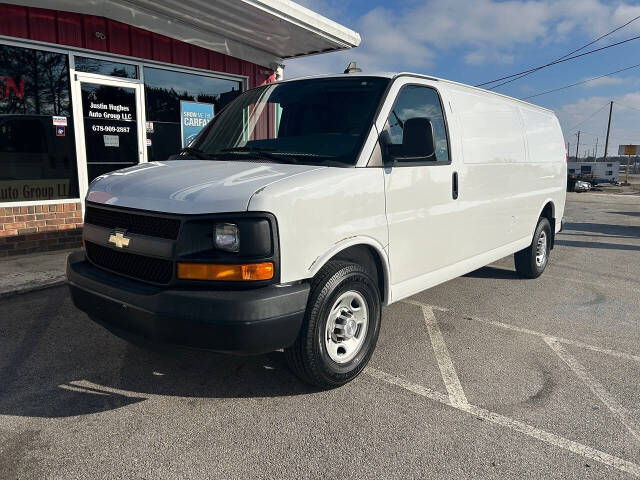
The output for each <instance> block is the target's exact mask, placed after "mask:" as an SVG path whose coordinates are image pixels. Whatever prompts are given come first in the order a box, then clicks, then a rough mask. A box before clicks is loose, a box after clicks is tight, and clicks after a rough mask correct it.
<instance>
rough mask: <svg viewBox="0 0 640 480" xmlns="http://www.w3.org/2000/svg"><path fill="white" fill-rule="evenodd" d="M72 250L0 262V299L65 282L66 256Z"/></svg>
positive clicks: (21, 256)
mask: <svg viewBox="0 0 640 480" xmlns="http://www.w3.org/2000/svg"><path fill="white" fill-rule="evenodd" d="M71 252H73V250H57V251H55V252H44V253H34V254H31V255H20V256H16V257H9V258H3V259H1V260H0V298H1V297H5V296H7V295H12V294H15V293H25V292H30V291H33V290H40V289H42V288H46V287H50V286H53V285H60V284H63V283H64V282H65V267H66V261H67V256H68V255H69V253H71Z"/></svg>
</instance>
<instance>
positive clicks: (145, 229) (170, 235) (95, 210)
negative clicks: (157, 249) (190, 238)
mask: <svg viewBox="0 0 640 480" xmlns="http://www.w3.org/2000/svg"><path fill="white" fill-rule="evenodd" d="M84 223H90V224H91V225H98V226H100V227H107V228H112V229H116V228H119V229H123V230H126V231H127V232H130V233H137V234H138V235H147V236H149V237H160V238H166V239H169V240H176V239H177V238H178V233H179V232H180V220H179V219H177V218H167V217H161V216H157V215H154V214H144V213H138V212H129V211H127V210H111V209H108V208H99V207H94V206H91V205H87V210H86V213H85V215H84Z"/></svg>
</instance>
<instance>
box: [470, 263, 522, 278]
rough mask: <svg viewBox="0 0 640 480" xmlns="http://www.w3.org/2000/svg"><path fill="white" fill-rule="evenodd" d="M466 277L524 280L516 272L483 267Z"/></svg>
mask: <svg viewBox="0 0 640 480" xmlns="http://www.w3.org/2000/svg"><path fill="white" fill-rule="evenodd" d="M464 276H465V277H470V278H501V279H509V280H513V279H518V280H522V277H521V276H520V275H518V273H517V272H516V271H515V270H507V269H506V268H497V267H489V266H487V267H482V268H479V269H478V270H474V271H473V272H470V273H467V274H466V275H464Z"/></svg>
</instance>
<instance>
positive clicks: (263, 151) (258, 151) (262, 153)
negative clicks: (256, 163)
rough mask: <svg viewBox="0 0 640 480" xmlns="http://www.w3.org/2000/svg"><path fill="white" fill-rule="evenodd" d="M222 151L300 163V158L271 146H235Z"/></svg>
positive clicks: (275, 160)
mask: <svg viewBox="0 0 640 480" xmlns="http://www.w3.org/2000/svg"><path fill="white" fill-rule="evenodd" d="M220 152H222V153H231V154H233V153H250V154H254V155H255V156H256V157H258V158H262V159H265V160H271V161H274V162H281V161H284V162H285V163H299V162H298V159H297V158H295V157H293V156H291V155H289V154H287V153H285V152H277V153H276V152H275V150H272V149H270V148H258V147H235V148H223V149H222V150H220Z"/></svg>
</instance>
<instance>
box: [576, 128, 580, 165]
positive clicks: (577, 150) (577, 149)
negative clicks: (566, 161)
mask: <svg viewBox="0 0 640 480" xmlns="http://www.w3.org/2000/svg"><path fill="white" fill-rule="evenodd" d="M579 149H580V130H578V143H577V144H576V162H577V161H578V152H579V151H580V150H579Z"/></svg>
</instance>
